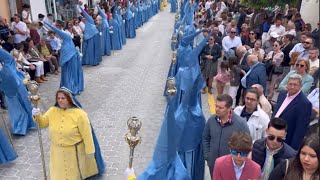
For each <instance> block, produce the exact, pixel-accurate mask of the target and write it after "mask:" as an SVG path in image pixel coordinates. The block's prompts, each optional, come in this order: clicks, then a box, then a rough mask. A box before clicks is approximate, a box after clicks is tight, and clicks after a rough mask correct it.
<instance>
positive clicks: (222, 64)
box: [220, 61, 229, 69]
mask: <svg viewBox="0 0 320 180" xmlns="http://www.w3.org/2000/svg"><path fill="white" fill-rule="evenodd" d="M220 68H221V69H228V68H229V62H228V61H222V62H221V64H220Z"/></svg>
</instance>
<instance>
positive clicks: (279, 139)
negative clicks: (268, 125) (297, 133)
mask: <svg viewBox="0 0 320 180" xmlns="http://www.w3.org/2000/svg"><path fill="white" fill-rule="evenodd" d="M267 138H268V139H269V140H270V141H274V140H275V139H277V141H278V142H280V143H282V142H284V141H285V139H284V138H281V137H277V138H276V137H275V136H274V135H269V136H267Z"/></svg>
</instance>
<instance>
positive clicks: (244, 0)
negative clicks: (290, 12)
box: [240, 0, 298, 9]
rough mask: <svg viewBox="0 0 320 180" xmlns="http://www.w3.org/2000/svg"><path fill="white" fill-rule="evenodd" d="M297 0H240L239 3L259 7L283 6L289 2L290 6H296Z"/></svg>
mask: <svg viewBox="0 0 320 180" xmlns="http://www.w3.org/2000/svg"><path fill="white" fill-rule="evenodd" d="M297 2H298V0H240V3H241V4H243V5H245V6H246V7H250V8H254V9H260V8H267V7H274V6H276V5H278V6H281V7H284V6H285V5H286V4H289V5H290V7H296V5H297Z"/></svg>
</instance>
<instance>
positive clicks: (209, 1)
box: [204, 0, 214, 10]
mask: <svg viewBox="0 0 320 180" xmlns="http://www.w3.org/2000/svg"><path fill="white" fill-rule="evenodd" d="M213 3H214V0H208V1H207V2H206V4H205V5H204V8H205V9H206V10H208V9H209V8H210V5H211V4H213Z"/></svg>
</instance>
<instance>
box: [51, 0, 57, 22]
mask: <svg viewBox="0 0 320 180" xmlns="http://www.w3.org/2000/svg"><path fill="white" fill-rule="evenodd" d="M52 3H53V12H54V19H55V20H57V19H58V15H57V7H56V0H52Z"/></svg>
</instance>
